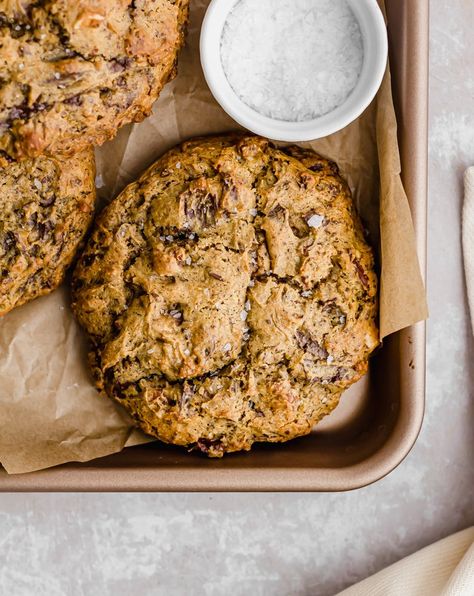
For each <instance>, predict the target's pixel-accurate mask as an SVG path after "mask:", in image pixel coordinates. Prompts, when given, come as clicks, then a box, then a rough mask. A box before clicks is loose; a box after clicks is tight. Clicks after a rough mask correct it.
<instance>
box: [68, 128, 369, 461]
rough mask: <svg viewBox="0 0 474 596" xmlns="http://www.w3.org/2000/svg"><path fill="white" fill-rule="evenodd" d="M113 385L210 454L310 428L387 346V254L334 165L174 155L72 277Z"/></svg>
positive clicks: (188, 151)
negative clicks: (365, 228) (378, 257)
mask: <svg viewBox="0 0 474 596" xmlns="http://www.w3.org/2000/svg"><path fill="white" fill-rule="evenodd" d="M73 289H74V298H73V302H74V304H73V308H74V310H75V313H76V315H77V317H78V319H79V321H80V322H81V324H82V325H83V326H84V328H85V329H86V330H87V332H88V334H89V336H90V338H91V340H92V345H93V352H92V355H91V361H92V364H93V368H94V372H95V376H96V378H97V382H98V385H99V387H100V388H102V389H104V390H105V392H106V393H107V394H108V395H109V396H110V397H112V398H114V399H115V400H117V401H118V402H119V403H120V404H122V405H123V406H124V407H125V408H127V410H128V411H129V412H130V413H131V415H132V416H133V417H134V418H135V419H136V421H137V422H138V424H139V425H140V426H141V427H142V428H143V429H144V430H145V432H147V433H149V434H151V435H154V436H156V437H158V438H159V439H161V440H162V441H165V442H167V443H174V444H178V445H185V446H187V447H195V446H197V447H198V448H200V449H201V450H203V451H204V452H206V453H208V454H209V455H211V456H221V455H222V454H223V453H225V452H229V451H237V450H241V449H250V447H251V445H252V444H253V443H254V442H255V441H286V440H288V439H291V438H292V437H296V436H300V435H304V434H306V433H309V432H310V431H311V428H312V427H313V425H314V424H315V423H316V422H317V421H318V420H320V419H321V418H322V417H323V416H325V415H326V414H328V413H329V412H330V411H331V410H332V409H333V408H334V407H335V406H336V405H337V403H338V400H339V397H340V395H341V393H342V391H343V390H344V389H345V388H346V387H348V386H349V385H351V384H352V383H354V382H355V381H357V380H358V379H359V378H360V377H361V376H362V375H363V374H364V373H365V372H366V371H367V360H368V357H369V355H370V353H371V352H372V351H373V350H374V348H375V347H376V346H377V345H378V333H377V327H376V316H377V299H376V295H377V280H376V276H375V273H374V271H373V256H372V252H371V250H370V248H369V247H368V245H367V244H366V242H365V240H364V237H363V233H362V228H361V225H360V223H359V220H358V217H357V215H356V213H355V210H354V206H353V204H352V200H351V196H350V191H349V189H348V187H347V185H346V184H345V182H344V181H343V180H342V179H341V178H340V176H339V175H338V170H337V167H336V165H335V164H333V163H331V162H328V161H326V160H324V159H322V158H320V157H319V156H317V155H315V154H314V153H313V152H308V151H303V150H301V149H298V148H288V149H283V150H278V149H276V148H274V147H272V146H271V145H270V144H269V142H268V141H266V140H264V139H261V138H258V137H253V136H248V137H236V136H227V137H220V138H211V139H204V140H202V139H201V140H197V141H192V142H188V143H185V144H183V145H182V146H180V147H178V148H176V149H174V150H172V151H170V152H169V153H167V154H166V155H165V156H164V157H163V158H161V159H160V160H159V161H158V162H156V163H155V164H154V165H153V166H151V167H150V168H149V169H148V171H147V172H145V174H144V175H143V176H142V177H141V178H140V179H139V180H138V181H137V182H135V183H134V184H131V185H130V186H128V187H127V188H126V189H125V190H124V191H123V193H122V194H121V195H120V196H119V197H118V198H117V199H116V200H115V201H114V202H113V203H112V204H111V205H110V206H109V207H108V208H107V209H106V210H105V211H104V212H103V214H102V215H101V216H100V218H99V220H98V222H97V225H96V228H95V231H94V232H93V234H92V236H91V238H90V241H89V243H88V245H87V247H86V250H85V252H84V253H83V255H82V257H81V258H80V260H79V263H78V266H77V268H76V271H75V275H74V280H73Z"/></svg>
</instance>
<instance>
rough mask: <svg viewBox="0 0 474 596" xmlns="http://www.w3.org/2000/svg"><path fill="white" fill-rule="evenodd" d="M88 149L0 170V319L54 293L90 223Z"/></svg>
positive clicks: (91, 175)
mask: <svg viewBox="0 0 474 596" xmlns="http://www.w3.org/2000/svg"><path fill="white" fill-rule="evenodd" d="M94 177H95V165H94V154H93V151H92V149H88V150H87V151H83V152H81V153H79V154H77V155H75V156H74V157H68V158H64V157H63V158H59V157H57V158H50V157H44V156H42V157H38V158H36V159H34V160H25V161H22V162H19V163H14V164H10V165H9V166H7V167H6V168H3V169H1V168H0V315H4V314H5V313H7V312H8V311H9V310H11V309H12V308H14V307H15V306H20V305H21V304H24V303H25V302H28V301H30V300H33V299H34V298H37V297H38V296H42V295H43V294H47V293H48V292H51V291H52V290H54V289H55V288H56V287H57V286H58V285H59V284H60V283H61V282H62V280H63V278H64V274H65V272H66V269H67V268H68V266H69V265H70V263H71V261H72V260H73V257H74V254H75V251H76V250H77V247H78V245H79V243H80V242H81V240H82V238H83V237H84V234H85V233H86V231H87V228H88V226H89V224H90V222H91V220H92V216H93V212H94V200H95V186H94Z"/></svg>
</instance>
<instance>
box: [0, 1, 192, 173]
mask: <svg viewBox="0 0 474 596" xmlns="http://www.w3.org/2000/svg"><path fill="white" fill-rule="evenodd" d="M188 4H189V0H77V1H76V2H71V1H70V0H6V2H1V3H0V159H2V160H3V162H4V163H5V162H7V161H11V160H12V159H14V160H17V159H22V158H26V157H34V156H37V155H39V154H42V153H48V154H50V155H55V154H56V153H59V152H61V153H73V152H74V151H76V150H79V149H81V148H85V147H86V146H87V145H89V144H92V145H100V144H102V143H103V142H104V141H106V140H107V139H110V138H111V137H113V136H114V135H115V133H116V131H117V129H118V128H119V127H120V126H122V125H123V124H126V123H128V122H132V121H137V120H141V119H143V118H144V117H145V116H146V115H148V113H149V112H150V110H151V107H152V104H153V102H154V101H155V100H156V98H157V97H158V94H159V92H160V91H161V89H162V87H163V86H164V85H165V84H166V82H167V81H168V80H169V79H170V78H172V77H173V76H174V74H175V72H176V60H177V54H178V51H179V49H180V47H181V45H182V43H183V39H184V29H185V26H186V22H187V15H188Z"/></svg>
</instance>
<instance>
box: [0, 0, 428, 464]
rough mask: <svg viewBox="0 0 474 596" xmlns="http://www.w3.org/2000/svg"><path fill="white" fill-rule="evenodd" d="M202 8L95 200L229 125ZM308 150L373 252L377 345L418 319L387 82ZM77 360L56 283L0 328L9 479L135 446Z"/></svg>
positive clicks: (126, 132) (100, 155)
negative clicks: (337, 178) (175, 149)
mask: <svg viewBox="0 0 474 596" xmlns="http://www.w3.org/2000/svg"><path fill="white" fill-rule="evenodd" d="M207 4H208V0H192V1H191V6H192V10H191V22H190V27H189V36H188V44H187V47H186V48H185V49H184V50H183V52H182V54H181V57H180V63H179V76H178V77H177V78H176V79H175V80H174V81H173V82H172V83H171V84H170V85H168V86H167V87H166V88H165V90H164V91H163V93H162V95H161V97H160V99H159V100H158V102H157V103H156V105H155V108H154V111H153V114H152V115H151V117H150V118H148V119H146V120H145V121H144V122H142V123H140V124H137V125H133V126H128V127H125V128H124V129H122V130H121V131H120V133H119V135H118V136H117V137H116V139H115V140H114V141H112V142H110V143H107V144H106V145H104V146H103V147H101V148H100V149H99V150H98V151H97V167H98V173H99V174H100V177H99V178H100V179H101V180H103V186H102V188H100V189H99V195H100V197H101V198H102V199H103V200H110V199H111V198H113V197H114V196H116V194H117V193H118V192H119V191H120V190H121V189H122V188H123V187H124V186H125V184H127V183H128V182H129V181H131V180H132V179H134V178H135V177H136V176H138V175H139V174H140V172H142V171H143V170H144V169H145V168H146V167H147V166H148V165H149V164H150V163H151V162H153V161H154V160H155V159H156V158H158V157H159V156H160V155H161V154H162V153H163V152H164V151H166V150H167V149H169V148H170V147H172V146H173V145H175V144H176V143H178V142H180V141H181V140H183V139H187V138H189V137H193V136H196V135H206V134H210V133H221V132H225V131H230V130H235V129H236V128H238V127H237V125H236V124H235V123H234V122H233V121H232V120H231V119H230V118H229V117H228V116H227V115H226V114H225V113H224V112H223V111H222V109H221V108H220V107H219V106H218V105H217V104H216V102H215V101H214V100H213V98H212V97H211V94H210V92H209V90H208V88H207V86H206V84H205V82H204V78H203V75H202V71H201V66H200V62H199V50H198V44H199V30H200V24H201V21H202V17H203V15H204V11H205V9H206V6H207ZM309 145H310V146H311V147H313V148H314V149H316V150H317V151H319V152H320V153H322V154H323V155H325V156H327V157H331V158H332V159H334V160H335V161H337V162H338V164H339V166H340V168H341V171H342V173H343V175H344V176H345V177H346V178H347V180H348V181H349V184H350V186H351V188H352V190H353V193H354V198H355V200H356V202H357V205H358V208H359V211H360V213H361V215H362V217H363V219H364V223H365V225H366V226H367V228H368V229H369V231H370V235H371V241H372V244H373V246H375V247H378V248H379V255H381V295H380V326H381V337H384V336H386V335H388V334H390V333H392V332H394V331H397V330H398V329H401V328H403V327H406V326H408V325H411V324H412V323H415V322H417V321H420V320H422V319H424V318H426V315H427V309H426V301H425V293H424V288H423V283H422V279H421V275H420V270H419V265H418V260H417V256H416V249H415V237H414V231H413V225H412V221H411V216H410V210H409V207H408V202H407V199H406V196H405V193H404V191H403V187H402V184H401V180H400V160H399V154H398V145H397V136H396V120H395V114H394V109H393V103H392V96H391V87H390V76H389V74H387V76H386V78H385V80H384V82H383V85H382V88H381V90H380V92H379V94H378V96H377V99H376V100H375V101H374V102H373V104H372V105H371V106H370V107H369V108H368V109H367V110H366V112H365V113H364V114H363V116H362V117H361V118H359V119H358V120H357V121H356V122H355V123H353V124H352V125H351V126H349V127H347V128H346V129H344V130H343V131H342V132H340V133H338V134H335V135H333V136H331V137H328V138H326V139H323V140H320V141H317V142H314V143H310V144H309ZM379 168H380V169H379ZM379 190H381V192H379ZM379 196H380V199H379ZM395 249H396V250H395ZM86 351H87V343H86V340H85V337H84V335H83V333H82V332H81V331H80V329H79V328H78V326H77V324H76V323H75V321H74V319H73V317H72V314H71V312H70V310H69V292H68V288H67V285H66V286H64V287H62V288H61V289H59V290H58V291H56V292H54V293H53V294H51V295H50V296H47V297H44V298H40V299H39V300H36V301H34V302H32V303H30V304H27V305H26V306H24V307H21V308H19V309H17V310H15V311H13V312H11V313H10V314H8V315H6V316H5V317H3V319H2V320H1V321H0V461H1V463H2V464H3V466H4V467H5V469H6V470H7V471H8V472H9V473H20V472H28V471H32V470H38V469H41V468H46V467H49V466H53V465H56V464H60V463H63V462H67V461H87V460H90V459H93V458H96V457H100V456H104V455H108V454H111V453H115V452H117V451H120V450H121V449H122V448H123V447H124V446H128V445H132V444H136V443H138V442H143V441H145V440H147V439H146V438H145V437H144V436H143V435H141V434H140V433H139V432H138V431H136V430H133V428H132V425H131V422H130V419H129V418H128V416H127V415H126V414H125V412H123V411H122V410H121V409H120V408H118V407H116V406H115V405H114V404H113V403H112V401H110V400H108V399H107V398H104V397H101V396H99V394H98V393H97V392H96V390H95V389H94V386H93V383H92V380H91V377H90V374H89V371H88V368H87V361H86Z"/></svg>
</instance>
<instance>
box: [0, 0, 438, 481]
mask: <svg viewBox="0 0 474 596" xmlns="http://www.w3.org/2000/svg"><path fill="white" fill-rule="evenodd" d="M386 5H387V13H388V28H389V36H390V58H391V66H392V79H393V85H394V89H393V91H394V97H395V101H396V108H397V116H398V124H399V141H400V147H401V157H402V167H403V181H404V185H405V189H406V191H407V194H408V198H409V202H410V207H411V211H412V215H413V221H414V225H415V231H416V239H417V247H418V253H419V258H420V263H421V267H422V270H423V271H425V269H426V213H427V129H428V125H427V113H428V47H429V36H428V30H429V14H428V10H429V8H428V7H429V0H386ZM424 391H425V324H424V323H419V324H417V325H415V326H413V327H410V328H408V329H405V330H403V331H401V332H399V333H396V334H394V335H392V336H390V337H389V338H388V339H386V340H385V341H384V344H383V347H382V349H381V350H380V351H379V352H378V353H377V355H376V356H375V357H374V358H373V360H372V362H371V369H370V373H369V375H367V377H366V378H365V379H363V381H362V382H361V383H358V384H357V385H356V386H354V387H353V388H352V389H351V390H350V391H349V393H350V398H349V399H348V396H346V397H344V398H343V399H342V402H341V405H340V406H339V407H338V408H337V409H336V411H335V412H334V413H333V414H332V415H331V416H330V417H329V418H327V419H326V420H325V421H324V422H323V423H322V424H320V425H319V426H318V427H317V431H315V432H314V433H313V434H311V435H309V436H308V437H305V438H302V439H298V440H296V441H293V442H290V443H288V444H285V445H277V446H275V445H271V446H259V447H256V448H255V449H254V450H253V451H252V452H251V453H245V454H236V455H231V456H227V457H225V458H224V459H222V460H208V459H206V458H204V457H198V456H190V455H188V454H186V452H185V451H184V450H181V449H177V448H173V447H168V446H165V445H162V444H159V443H151V444H148V445H145V446H140V447H133V448H129V449H125V450H124V451H123V452H121V453H119V454H116V455H113V456H109V457H105V458H102V459H98V460H94V461H92V462H89V463H87V464H75V463H72V464H67V465H62V466H58V467H55V468H51V469H47V470H43V471H40V472H34V473H30V474H18V475H11V476H8V475H7V474H6V473H5V472H4V471H3V470H1V469H0V491H178V490H183V491H342V490H349V489H354V488H357V487H361V486H364V485H366V484H369V483H371V482H374V481H376V480H378V479H380V478H382V477H383V476H385V475H386V474H388V473H389V472H390V471H391V470H393V469H394V468H395V467H396V466H397V465H398V464H399V463H400V462H401V461H402V460H403V458H404V457H405V456H406V455H407V453H408V452H409V451H410V449H411V447H412V446H413V444H414V442H415V440H416V438H417V436H418V433H419V430H420V428H421V424H422V419H423V411H424Z"/></svg>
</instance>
